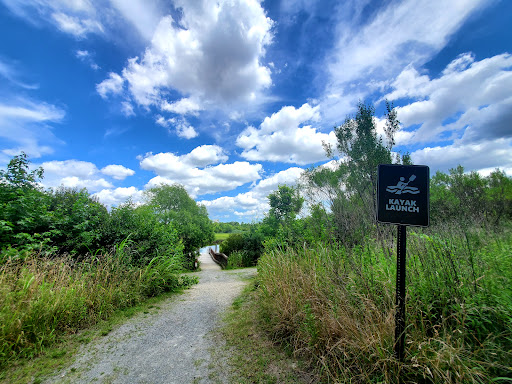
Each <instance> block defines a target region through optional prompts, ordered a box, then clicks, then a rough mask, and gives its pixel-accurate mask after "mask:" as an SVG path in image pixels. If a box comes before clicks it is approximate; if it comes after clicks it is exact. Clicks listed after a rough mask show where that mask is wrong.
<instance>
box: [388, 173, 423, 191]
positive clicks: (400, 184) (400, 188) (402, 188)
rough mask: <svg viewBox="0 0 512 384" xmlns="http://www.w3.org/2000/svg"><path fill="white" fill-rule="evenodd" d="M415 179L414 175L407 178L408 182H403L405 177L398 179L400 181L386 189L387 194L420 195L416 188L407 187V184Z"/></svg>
mask: <svg viewBox="0 0 512 384" xmlns="http://www.w3.org/2000/svg"><path fill="white" fill-rule="evenodd" d="M415 179H416V175H412V176H411V177H410V178H409V181H408V182H407V183H406V182H405V177H400V181H399V182H398V183H397V184H396V185H390V186H389V187H387V188H386V191H387V192H391V193H394V194H395V195H402V194H405V193H410V194H411V195H416V194H418V193H420V190H419V189H418V188H416V187H409V183H410V182H411V181H414V180H415Z"/></svg>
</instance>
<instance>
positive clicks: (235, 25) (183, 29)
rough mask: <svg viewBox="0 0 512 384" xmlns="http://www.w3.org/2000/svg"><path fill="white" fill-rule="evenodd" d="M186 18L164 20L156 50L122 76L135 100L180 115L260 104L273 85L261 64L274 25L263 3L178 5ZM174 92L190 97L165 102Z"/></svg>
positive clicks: (249, 0) (156, 37) (253, 0)
mask: <svg viewBox="0 0 512 384" xmlns="http://www.w3.org/2000/svg"><path fill="white" fill-rule="evenodd" d="M175 5H176V7H179V8H181V10H182V17H181V19H180V20H174V19H173V18H172V16H171V15H167V16H165V17H163V18H162V19H161V20H160V22H159V23H158V26H157V27H156V30H155V32H154V35H153V38H152V41H151V45H150V46H149V47H148V48H147V49H146V51H145V52H144V54H143V55H142V56H141V57H133V58H131V59H129V60H128V65H127V66H126V67H125V68H124V69H123V71H122V76H123V78H124V79H125V80H126V81H127V82H128V89H129V91H130V93H131V95H132V97H133V98H134V100H135V101H136V102H137V103H138V104H140V105H143V106H149V105H156V106H158V107H161V108H162V109H164V110H168V111H171V112H174V113H178V114H186V113H195V112H197V111H199V110H200V109H202V108H204V105H205V103H207V102H212V103H214V104H215V105H219V104H223V103H233V102H239V101H240V100H245V101H250V100H254V99H255V97H256V95H257V94H258V93H259V92H260V91H261V90H263V89H264V88H267V87H268V86H270V85H271V78H270V69H269V68H267V67H265V66H263V65H262V64H261V58H262V57H263V56H264V54H265V46H266V45H268V44H269V43H270V42H271V37H272V36H271V31H270V30H271V27H272V25H273V23H272V21H271V20H270V19H269V18H268V17H266V15H265V12H264V10H263V8H262V7H261V4H260V2H259V1H257V0H233V1H224V0H223V1H213V0H205V1H202V2H181V1H177V2H176V4H175ZM169 89H172V90H175V91H178V92H179V93H181V94H182V95H183V96H184V97H183V98H182V99H181V100H178V101H175V102H168V101H167V100H166V99H165V96H164V94H165V92H166V91H167V90H169Z"/></svg>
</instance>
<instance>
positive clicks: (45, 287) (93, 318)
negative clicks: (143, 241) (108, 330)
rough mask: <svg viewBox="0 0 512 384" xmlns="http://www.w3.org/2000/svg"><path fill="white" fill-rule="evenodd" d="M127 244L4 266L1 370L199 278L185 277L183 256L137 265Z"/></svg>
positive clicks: (14, 260) (0, 288)
mask: <svg viewBox="0 0 512 384" xmlns="http://www.w3.org/2000/svg"><path fill="white" fill-rule="evenodd" d="M128 244H129V242H124V243H122V244H121V245H120V246H119V247H117V248H116V250H115V251H114V252H113V253H109V254H101V255H97V257H94V258H91V259H89V260H87V261H86V262H82V263H76V262H75V261H74V260H73V259H70V258H52V259H48V258H41V257H38V256H37V255H31V256H29V257H27V258H25V260H23V261H21V260H20V259H19V258H11V259H10V260H8V261H7V262H6V263H4V264H3V265H2V266H1V267H0V323H1V324H2V327H1V328H0V368H4V367H5V366H6V365H7V364H8V363H10V362H12V361H14V360H16V359H18V358H20V357H24V358H31V357H34V356H36V355H38V354H39V353H41V352H43V351H44V350H46V349H47V348H49V347H50V346H51V345H52V344H54V343H55V342H56V341H58V340H59V339H60V338H62V337H63V336H64V335H66V334H69V333H76V332H77V331H78V330H80V329H83V328H85V327H88V326H90V325H92V324H95V323H97V322H98V321H99V320H101V319H106V318H107V317H109V316H111V315H112V314H113V312H114V311H115V310H116V309H121V308H128V307H130V306H133V305H136V304H138V303H140V302H142V301H144V300H145V299H147V298H148V297H151V296H154V295H157V294H159V293H162V292H170V291H176V290H179V289H182V288H185V287H188V286H190V285H192V284H194V283H196V282H197V279H196V278H194V277H189V276H186V275H180V274H179V273H180V272H181V270H182V264H181V260H179V259H174V258H170V257H163V256H162V257H158V258H154V259H153V260H151V261H150V262H149V263H148V264H147V265H146V266H143V267H136V266H133V265H131V264H129V263H127V262H126V261H127V260H130V259H132V257H131V254H132V253H133V252H134V251H133V250H130V249H129V248H127V245H128Z"/></svg>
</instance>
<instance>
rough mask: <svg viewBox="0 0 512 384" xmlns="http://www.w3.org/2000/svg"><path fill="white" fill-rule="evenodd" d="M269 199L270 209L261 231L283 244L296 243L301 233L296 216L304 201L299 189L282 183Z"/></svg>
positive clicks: (267, 236)
mask: <svg viewBox="0 0 512 384" xmlns="http://www.w3.org/2000/svg"><path fill="white" fill-rule="evenodd" d="M268 201H269V205H270V210H269V212H268V214H267V216H266V217H265V218H264V219H263V222H262V223H261V226H260V231H261V233H262V234H263V235H264V236H265V237H266V238H273V242H275V243H276V244H281V245H282V246H284V245H285V244H294V243H296V241H297V239H298V237H300V233H299V232H298V229H299V228H298V226H297V223H296V220H295V218H296V217H297V215H298V214H299V212H300V210H301V209H302V205H303V203H304V198H303V197H302V196H300V193H299V190H298V189H297V188H294V187H289V186H286V185H281V186H279V188H278V189H277V190H276V191H274V192H272V193H270V194H269V195H268Z"/></svg>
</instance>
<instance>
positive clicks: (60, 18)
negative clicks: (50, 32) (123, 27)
mask: <svg viewBox="0 0 512 384" xmlns="http://www.w3.org/2000/svg"><path fill="white" fill-rule="evenodd" d="M2 2H3V3H4V4H5V5H6V6H7V7H8V8H9V9H10V10H11V11H12V12H13V13H14V14H15V15H17V16H18V17H21V18H23V19H24V20H25V21H27V22H29V23H31V24H34V25H39V24H40V23H41V21H43V22H48V23H51V24H53V25H54V26H55V27H56V28H57V29H59V30H60V31H61V32H64V33H68V34H70V35H72V36H74V37H75V38H77V39H83V38H85V37H86V36H87V35H88V34H91V33H95V34H103V33H104V26H103V24H102V22H101V20H100V18H101V15H100V14H98V13H97V12H96V7H95V6H94V5H93V4H92V2H91V1H89V0H73V1H64V0H37V1H28V0H2Z"/></svg>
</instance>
